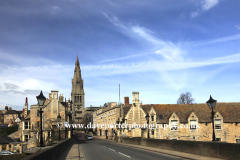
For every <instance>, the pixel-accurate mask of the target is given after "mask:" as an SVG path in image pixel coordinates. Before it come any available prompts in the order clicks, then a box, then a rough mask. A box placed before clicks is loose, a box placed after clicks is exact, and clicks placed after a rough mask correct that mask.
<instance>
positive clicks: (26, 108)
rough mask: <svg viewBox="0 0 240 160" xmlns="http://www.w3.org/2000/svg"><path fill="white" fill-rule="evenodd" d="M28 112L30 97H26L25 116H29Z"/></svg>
mask: <svg viewBox="0 0 240 160" xmlns="http://www.w3.org/2000/svg"><path fill="white" fill-rule="evenodd" d="M27 112H28V99H27V97H26V100H25V107H24V117H27Z"/></svg>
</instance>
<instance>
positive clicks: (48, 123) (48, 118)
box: [30, 90, 69, 140]
mask: <svg viewBox="0 0 240 160" xmlns="http://www.w3.org/2000/svg"><path fill="white" fill-rule="evenodd" d="M61 96H62V95H61ZM62 98H63V97H62ZM68 107H69V104H68V102H60V101H59V97H58V91H54V90H52V91H51V93H50V94H49V98H48V99H46V101H45V104H44V108H43V115H42V121H43V125H42V128H43V139H44V140H47V139H48V138H50V137H53V136H55V138H57V137H58V136H57V135H58V128H57V127H56V125H57V123H58V119H57V116H58V115H60V116H61V123H63V122H65V121H67V116H66V111H67V110H68ZM39 110H40V108H39V106H38V105H31V108H30V122H31V127H32V129H31V131H32V136H31V137H33V136H34V135H33V134H35V136H36V138H37V139H38V138H39V137H40V114H39ZM61 130H62V131H61V132H64V130H63V128H62V129H61ZM66 134H67V133H66ZM61 138H62V139H64V137H61Z"/></svg>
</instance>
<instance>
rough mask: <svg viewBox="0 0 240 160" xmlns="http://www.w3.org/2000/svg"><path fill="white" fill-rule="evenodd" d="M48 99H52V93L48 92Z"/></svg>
mask: <svg viewBox="0 0 240 160" xmlns="http://www.w3.org/2000/svg"><path fill="white" fill-rule="evenodd" d="M49 100H50V101H51V100H52V93H49Z"/></svg>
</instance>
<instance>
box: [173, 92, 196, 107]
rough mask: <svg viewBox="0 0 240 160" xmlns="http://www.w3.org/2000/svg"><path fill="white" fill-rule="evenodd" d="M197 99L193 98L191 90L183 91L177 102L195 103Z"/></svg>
mask: <svg viewBox="0 0 240 160" xmlns="http://www.w3.org/2000/svg"><path fill="white" fill-rule="evenodd" d="M194 101H195V99H194V98H192V93H191V92H186V93H181V95H180V97H179V98H178V100H177V104H193V103H194Z"/></svg>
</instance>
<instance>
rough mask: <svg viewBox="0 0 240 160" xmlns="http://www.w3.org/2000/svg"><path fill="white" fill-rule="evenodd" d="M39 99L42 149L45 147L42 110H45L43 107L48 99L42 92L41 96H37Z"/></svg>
mask: <svg viewBox="0 0 240 160" xmlns="http://www.w3.org/2000/svg"><path fill="white" fill-rule="evenodd" d="M36 98H37V101H38V105H39V107H40V111H39V113H40V130H41V135H40V147H44V145H43V136H42V113H43V111H42V108H43V105H44V102H45V100H46V98H45V97H44V95H43V93H42V91H41V92H40V94H39V95H38V96H36Z"/></svg>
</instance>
